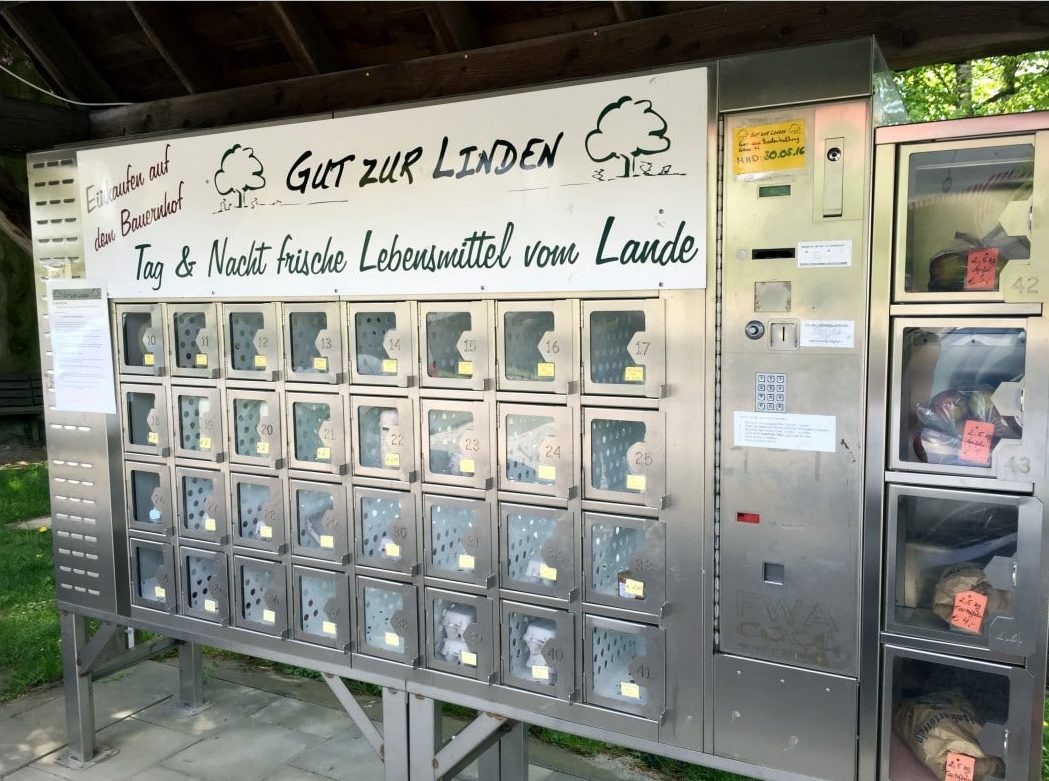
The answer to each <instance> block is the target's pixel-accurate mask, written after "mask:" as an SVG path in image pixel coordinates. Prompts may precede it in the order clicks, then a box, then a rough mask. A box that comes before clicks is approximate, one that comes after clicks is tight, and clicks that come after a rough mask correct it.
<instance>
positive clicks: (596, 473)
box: [583, 408, 667, 510]
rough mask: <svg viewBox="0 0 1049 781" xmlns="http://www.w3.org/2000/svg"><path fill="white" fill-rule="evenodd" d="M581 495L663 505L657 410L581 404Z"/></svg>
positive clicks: (662, 441)
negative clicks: (622, 408)
mask: <svg viewBox="0 0 1049 781" xmlns="http://www.w3.org/2000/svg"><path fill="white" fill-rule="evenodd" d="M583 472H584V480H583V496H584V497H585V498H587V499H597V500H601V501H608V502H624V503H626V504H642V505H645V506H646V507H652V508H654V509H657V510H658V509H662V508H663V507H664V506H665V505H666V502H667V496H666V473H667V469H666V434H665V426H664V417H663V413H661V412H642V411H635V410H621V409H604V408H587V409H584V410H583Z"/></svg>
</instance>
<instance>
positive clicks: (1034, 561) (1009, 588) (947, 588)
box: [885, 485, 1046, 657]
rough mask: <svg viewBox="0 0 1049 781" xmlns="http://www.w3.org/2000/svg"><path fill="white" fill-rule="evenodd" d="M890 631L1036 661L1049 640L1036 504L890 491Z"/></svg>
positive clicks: (952, 493) (1039, 515)
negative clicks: (1035, 654) (1040, 646)
mask: <svg viewBox="0 0 1049 781" xmlns="http://www.w3.org/2000/svg"><path fill="white" fill-rule="evenodd" d="M887 509H888V539H889V540H890V544H889V545H888V556H887V569H888V577H887V579H886V594H885V616H886V629H887V630H888V631H890V632H894V633H898V634H904V635H909V636H912V637H921V638H926V639H928V640H931V641H938V642H942V643H951V644H955V645H963V646H972V647H976V648H981V649H983V650H986V651H990V652H994V653H998V654H1001V655H1005V656H1012V657H1017V656H1026V655H1028V654H1031V653H1033V652H1034V649H1035V646H1036V641H1037V639H1038V638H1040V637H1043V636H1044V634H1045V622H1046V593H1045V589H1044V586H1043V584H1042V572H1043V560H1042V556H1043V545H1042V517H1043V510H1044V508H1043V506H1042V503H1041V502H1040V501H1038V500H1037V499H1035V498H1034V497H1030V496H1027V497H1023V496H1005V495H998V494H985V493H975V492H971V491H951V490H943V489H932V488H916V487H904V486H896V485H892V486H889V495H888V500H887Z"/></svg>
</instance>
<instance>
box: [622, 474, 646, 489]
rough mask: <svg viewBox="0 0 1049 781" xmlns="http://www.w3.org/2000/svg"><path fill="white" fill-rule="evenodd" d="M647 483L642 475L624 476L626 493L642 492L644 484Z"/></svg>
mask: <svg viewBox="0 0 1049 781" xmlns="http://www.w3.org/2000/svg"><path fill="white" fill-rule="evenodd" d="M647 482H648V481H647V480H645V476H644V475H627V476H626V489H627V490H628V491H644V490H645V484H646V483H647Z"/></svg>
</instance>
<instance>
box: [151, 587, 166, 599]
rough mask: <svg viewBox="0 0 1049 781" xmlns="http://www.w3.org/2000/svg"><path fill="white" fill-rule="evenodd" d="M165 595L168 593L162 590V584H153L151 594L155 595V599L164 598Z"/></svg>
mask: <svg viewBox="0 0 1049 781" xmlns="http://www.w3.org/2000/svg"><path fill="white" fill-rule="evenodd" d="M167 595H168V592H167V591H165V590H164V587H163V586H154V587H153V596H154V597H156V598H157V599H165V598H166V597H167Z"/></svg>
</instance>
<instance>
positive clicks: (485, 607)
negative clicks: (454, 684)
mask: <svg viewBox="0 0 1049 781" xmlns="http://www.w3.org/2000/svg"><path fill="white" fill-rule="evenodd" d="M425 599H426V611H425V624H424V631H425V632H426V666H427V667H428V668H430V669H431V670H440V671H441V672H446V673H452V674H454V675H463V676H466V677H467V678H474V679H476V680H479V681H484V682H487V683H490V682H492V681H493V680H494V678H495V675H496V660H497V649H498V647H499V633H498V629H497V626H498V625H497V624H496V620H495V604H494V603H493V602H492V600H490V599H488V598H487V597H480V596H470V595H467V594H457V593H455V592H452V591H441V590H439V589H432V588H428V589H426V597H425Z"/></svg>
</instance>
